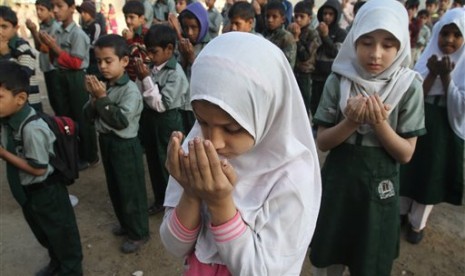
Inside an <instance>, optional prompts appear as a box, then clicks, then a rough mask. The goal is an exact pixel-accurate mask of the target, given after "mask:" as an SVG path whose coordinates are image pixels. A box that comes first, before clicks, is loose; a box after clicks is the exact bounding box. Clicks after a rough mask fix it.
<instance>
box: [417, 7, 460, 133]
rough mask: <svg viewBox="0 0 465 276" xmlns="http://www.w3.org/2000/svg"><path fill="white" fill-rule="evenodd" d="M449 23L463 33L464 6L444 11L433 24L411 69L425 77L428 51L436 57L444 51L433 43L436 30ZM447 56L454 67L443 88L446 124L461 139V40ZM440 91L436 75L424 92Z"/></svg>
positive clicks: (433, 93) (439, 94)
mask: <svg viewBox="0 0 465 276" xmlns="http://www.w3.org/2000/svg"><path fill="white" fill-rule="evenodd" d="M446 15H447V16H446ZM452 23H453V24H455V25H456V26H457V27H458V28H459V30H460V32H461V33H462V36H464V35H465V9H460V8H456V9H451V10H449V11H447V12H446V13H445V14H444V15H443V16H442V17H441V19H440V20H439V21H438V22H437V23H436V24H435V25H434V27H433V35H432V37H431V42H430V43H428V45H427V46H426V48H425V50H424V51H423V54H422V55H421V56H420V59H419V60H418V62H417V64H416V65H415V67H414V70H415V71H418V72H419V73H420V74H421V75H422V76H423V77H426V76H427V75H428V73H429V69H428V67H427V66H426V64H427V62H428V59H429V58H430V57H431V56H432V55H436V56H437V57H438V59H441V58H442V57H444V53H443V52H442V51H441V50H440V49H439V47H438V43H437V41H438V38H439V32H440V31H441V29H442V27H444V26H445V25H448V24H452ZM449 57H450V59H451V61H452V62H454V63H455V68H454V70H453V71H452V72H451V74H450V75H451V82H450V83H449V87H448V88H447V114H448V118H449V124H450V126H451V128H452V130H453V131H454V133H455V134H456V135H457V136H458V137H460V138H461V139H462V140H465V115H464V113H465V77H464V76H465V43H462V46H461V47H460V48H459V49H458V50H457V51H456V52H455V53H453V54H451V55H449ZM444 92H445V91H444V89H443V88H442V83H441V80H440V78H439V76H438V77H437V79H436V80H435V82H434V83H433V86H432V87H431V89H430V92H429V93H428V96H441V95H444Z"/></svg>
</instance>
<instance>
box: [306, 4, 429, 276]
mask: <svg viewBox="0 0 465 276" xmlns="http://www.w3.org/2000/svg"><path fill="white" fill-rule="evenodd" d="M409 63H410V43H409V33H408V16H407V12H406V10H405V8H404V7H403V6H402V5H401V4H400V3H399V2H398V1H394V0H370V1H367V2H366V4H365V5H363V6H362V7H361V8H360V10H359V12H358V13H357V16H356V17H355V20H354V23H353V26H352V28H351V30H350V32H349V34H348V36H347V38H346V40H345V41H344V43H343V44H342V47H341V49H340V51H339V54H338V56H337V57H336V59H335V61H334V64H333V67H332V69H333V72H334V73H333V74H332V75H330V77H329V79H328V80H327V81H326V84H325V89H324V92H323V96H322V99H321V101H320V104H319V106H318V109H317V112H316V114H315V117H314V123H315V124H317V125H318V134H317V144H318V146H319V148H320V149H321V150H323V151H327V150H330V153H329V154H328V156H327V158H326V161H325V164H324V167H323V169H322V181H323V195H322V202H321V209H320V214H319V217H318V222H317V227H316V230H315V234H314V236H313V240H312V243H311V251H310V260H311V262H312V264H313V265H314V266H315V267H316V269H315V274H316V275H342V273H343V271H344V269H345V268H344V266H348V267H349V270H350V273H351V275H377V276H379V275H390V272H391V267H392V263H393V260H394V259H395V258H396V257H397V256H398V248H399V227H400V226H399V181H398V177H399V170H398V168H399V163H405V162H408V161H409V160H410V158H411V156H412V155H413V152H414V149H415V143H416V139H417V136H418V135H421V134H424V133H425V129H424V109H423V98H422V95H423V91H422V87H421V78H420V76H419V75H418V74H417V73H416V72H414V71H413V70H411V69H409V68H408V65H409Z"/></svg>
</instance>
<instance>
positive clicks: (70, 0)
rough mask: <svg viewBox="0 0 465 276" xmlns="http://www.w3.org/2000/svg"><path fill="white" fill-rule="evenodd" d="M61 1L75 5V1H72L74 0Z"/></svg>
mask: <svg viewBox="0 0 465 276" xmlns="http://www.w3.org/2000/svg"><path fill="white" fill-rule="evenodd" d="M63 2H65V3H66V5H68V6H69V7H71V6H75V5H76V3H75V2H74V0H63Z"/></svg>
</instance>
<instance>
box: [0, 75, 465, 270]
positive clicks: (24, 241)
mask: <svg viewBox="0 0 465 276" xmlns="http://www.w3.org/2000/svg"><path fill="white" fill-rule="evenodd" d="M41 91H45V88H44V85H43V83H41ZM42 96H43V103H44V104H45V107H46V110H50V108H49V105H48V100H47V97H46V94H45V92H43V94H42ZM323 161H324V154H320V162H323ZM146 172H147V170H146ZM146 183H147V184H148V185H147V191H148V195H149V202H152V198H153V195H152V192H151V188H150V187H149V179H148V173H146ZM69 191H70V193H71V194H74V195H76V196H77V197H78V198H79V204H78V205H77V206H76V207H75V212H76V217H77V222H78V226H79V230H80V234H81V242H82V248H83V253H84V262H83V266H84V274H85V275H91V276H94V275H105V276H107V275H108V276H116V275H132V274H133V273H134V272H136V271H142V272H143V273H144V275H150V276H152V275H154V276H158V275H161V276H163V275H167V276H168V275H181V274H182V260H181V259H177V258H175V257H173V256H171V255H170V254H169V253H168V252H167V251H166V250H165V249H164V248H163V245H162V244H161V242H160V238H159V232H158V229H159V226H160V223H161V220H162V214H159V215H157V216H152V217H150V231H151V240H150V242H149V243H148V244H147V245H145V246H144V247H143V248H142V250H141V251H139V252H138V253H136V254H131V255H125V254H123V253H121V252H120V251H119V246H120V245H121V243H122V242H123V240H122V238H118V237H115V236H113V235H112V234H111V228H112V227H113V225H115V223H116V218H115V216H114V213H113V209H112V206H111V203H110V200H109V197H108V193H107V189H106V184H105V177H104V173H103V167H102V165H101V164H100V165H98V166H97V167H94V168H90V169H88V170H86V171H83V172H82V173H81V175H80V178H79V180H78V181H77V182H76V183H75V184H74V185H72V186H70V187H69ZM404 236H405V231H403V233H402V238H401V250H400V256H399V258H398V259H397V260H396V261H395V263H394V268H393V272H392V275H419V276H423V275H426V276H428V275H437V276H447V275H454V276H455V275H465V207H463V206H462V207H457V206H451V205H447V204H441V205H438V206H437V207H436V208H435V209H434V210H433V213H432V215H431V217H430V221H429V224H428V227H427V229H426V236H425V238H424V240H423V241H422V243H421V244H419V245H415V246H414V245H411V244H408V243H407V242H405V241H404ZM48 261H49V259H48V256H47V252H46V250H45V249H44V248H42V247H41V245H40V244H39V243H38V242H37V241H36V240H35V238H34V236H33V235H32V232H31V231H30V229H29V227H28V226H27V224H26V222H25V220H24V218H23V215H22V212H21V209H20V207H19V206H18V204H17V203H16V202H15V200H14V199H13V198H12V196H11V193H10V191H9V188H8V184H7V182H6V170H5V163H4V162H3V161H0V276H11V275H19V276H22V275H34V273H35V272H36V271H38V270H39V269H40V268H42V267H43V266H44V265H46V264H47V263H48ZM301 275H305V276H309V275H311V264H310V262H309V260H308V258H306V259H305V262H304V265H303V270H302V273H301ZM258 276H260V275H258Z"/></svg>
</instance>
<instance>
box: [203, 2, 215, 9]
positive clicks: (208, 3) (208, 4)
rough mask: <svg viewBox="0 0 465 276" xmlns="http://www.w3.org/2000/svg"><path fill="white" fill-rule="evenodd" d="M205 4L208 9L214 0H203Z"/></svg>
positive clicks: (211, 6) (213, 3)
mask: <svg viewBox="0 0 465 276" xmlns="http://www.w3.org/2000/svg"><path fill="white" fill-rule="evenodd" d="M205 5H206V6H207V8H208V9H211V8H213V6H214V5H215V0H205Z"/></svg>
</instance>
